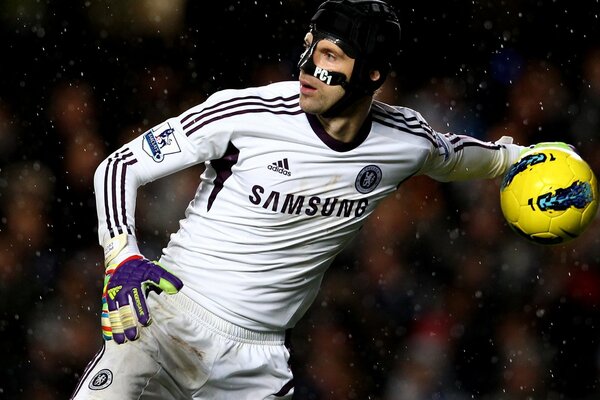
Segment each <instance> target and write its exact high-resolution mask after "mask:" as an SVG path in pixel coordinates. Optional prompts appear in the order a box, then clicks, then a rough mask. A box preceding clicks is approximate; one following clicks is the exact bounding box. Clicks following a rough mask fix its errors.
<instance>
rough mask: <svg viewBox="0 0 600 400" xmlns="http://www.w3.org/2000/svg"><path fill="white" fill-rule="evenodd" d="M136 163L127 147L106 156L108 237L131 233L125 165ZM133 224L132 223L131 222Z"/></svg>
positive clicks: (105, 183)
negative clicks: (128, 218) (128, 217)
mask: <svg viewBox="0 0 600 400" xmlns="http://www.w3.org/2000/svg"><path fill="white" fill-rule="evenodd" d="M135 163H137V159H136V158H135V157H134V156H133V153H132V152H131V150H130V149H129V148H123V149H122V150H119V151H117V152H115V153H114V154H113V155H111V156H110V157H109V158H108V161H107V164H106V170H105V172H104V212H105V215H106V227H107V229H108V232H109V234H110V237H111V238H112V237H115V236H116V235H119V234H122V233H124V232H127V233H128V234H130V235H132V234H133V232H132V227H131V226H130V225H129V223H128V221H127V201H128V199H127V196H126V190H125V181H126V179H127V167H129V166H130V165H133V164H135ZM132 226H133V224H132Z"/></svg>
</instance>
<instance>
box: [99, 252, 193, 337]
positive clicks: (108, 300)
mask: <svg viewBox="0 0 600 400" xmlns="http://www.w3.org/2000/svg"><path fill="white" fill-rule="evenodd" d="M182 287H183V282H182V281H181V280H180V279H179V278H177V277H176V276H175V275H173V274H172V273H170V272H169V271H167V270H166V269H164V268H163V267H162V266H160V265H159V264H158V263H156V262H152V261H149V260H147V259H145V258H143V257H142V256H132V257H129V258H127V259H125V260H124V261H122V262H121V263H120V264H119V265H117V266H115V265H114V264H112V265H109V266H108V267H107V268H106V274H105V277H104V290H103V293H102V334H103V337H104V339H105V340H111V339H114V340H115V342H116V343H119V344H121V343H125V341H126V340H135V339H137V338H138V337H139V332H138V328H137V323H138V322H139V323H140V324H141V325H142V326H147V325H149V324H150V322H151V321H152V320H151V318H150V314H149V312H148V306H147V305H146V296H145V291H146V289H151V290H156V291H159V292H160V291H163V290H164V291H165V292H167V293H168V294H175V293H177V292H178V291H179V290H180V289H181V288H182ZM134 312H135V314H134Z"/></svg>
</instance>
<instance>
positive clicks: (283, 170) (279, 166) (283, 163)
mask: <svg viewBox="0 0 600 400" xmlns="http://www.w3.org/2000/svg"><path fill="white" fill-rule="evenodd" d="M267 169H270V170H271V171H275V172H278V173H280V174H282V175H285V176H292V173H291V172H290V165H289V164H288V159H287V158H284V159H283V160H279V161H277V162H274V163H271V164H269V165H267Z"/></svg>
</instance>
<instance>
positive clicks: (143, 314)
mask: <svg viewBox="0 0 600 400" xmlns="http://www.w3.org/2000/svg"><path fill="white" fill-rule="evenodd" d="M131 304H132V306H133V309H134V310H135V313H136V316H137V320H138V322H139V323H140V324H142V325H143V326H147V325H148V324H149V323H150V312H149V311H148V306H147V305H146V298H145V297H144V293H142V291H141V290H139V289H138V288H133V289H132V290H131Z"/></svg>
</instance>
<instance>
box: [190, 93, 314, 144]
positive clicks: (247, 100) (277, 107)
mask: <svg viewBox="0 0 600 400" xmlns="http://www.w3.org/2000/svg"><path fill="white" fill-rule="evenodd" d="M299 97H300V96H299V95H298V94H294V95H293V96H289V97H282V96H278V97H272V98H264V97H260V96H243V97H234V98H231V99H227V100H224V101H221V102H218V103H215V104H213V105H210V106H207V107H206V108H203V109H202V110H199V111H193V112H190V113H187V114H184V115H183V116H182V118H181V126H182V127H183V131H184V133H185V134H186V136H190V135H192V134H193V133H194V132H196V131H197V130H198V129H200V128H202V127H203V126H205V125H207V124H210V123H211V122H214V121H218V120H221V119H223V118H228V117H232V116H235V115H241V114H248V113H271V114H284V115H298V114H302V113H303V111H302V110H301V109H300V106H299V102H298V99H299Z"/></svg>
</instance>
